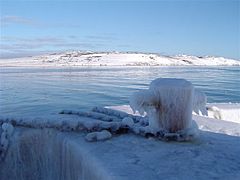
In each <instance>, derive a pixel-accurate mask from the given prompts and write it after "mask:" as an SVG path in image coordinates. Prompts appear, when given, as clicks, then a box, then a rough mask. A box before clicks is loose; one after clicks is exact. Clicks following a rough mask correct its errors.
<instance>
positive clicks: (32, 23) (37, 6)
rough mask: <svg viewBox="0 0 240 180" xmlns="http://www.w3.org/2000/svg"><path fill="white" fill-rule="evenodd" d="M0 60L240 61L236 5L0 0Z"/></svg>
mask: <svg viewBox="0 0 240 180" xmlns="http://www.w3.org/2000/svg"><path fill="white" fill-rule="evenodd" d="M0 12H1V32H0V33H1V34H0V35H1V42H0V54H1V57H14V56H25V55H32V54H41V53H45V52H52V51H64V50H96V51H113V50H116V51H141V52H155V53H162V54H167V55H175V54H190V55H199V56H203V55H214V56H223V57H229V58H235V59H240V27H239V26H240V1H239V0H237V1H233V0H226V1H213V0H208V1H206V0H203V1H200V0H199V1H196V0H194V1H193V0H192V1H177V0H175V1H173V0H170V1H160V0H159V1H156V0H155V1H126V0H125V1H100V0H99V1H71V0H70V1H64V0H58V1H57V0H55V1H50V0H48V1H47V0H42V1H29V0H28V1H22V0H19V1H12V0H0Z"/></svg>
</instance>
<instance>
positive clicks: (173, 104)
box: [130, 78, 206, 136]
mask: <svg viewBox="0 0 240 180" xmlns="http://www.w3.org/2000/svg"><path fill="white" fill-rule="evenodd" d="M195 92H197V93H196V96H195ZM205 103H206V96H205V95H204V93H201V92H199V91H195V89H194V86H193V85H192V83H191V82H189V81H187V80H185V79H172V78H159V79H155V80H154V81H152V82H151V84H150V87H149V89H148V90H141V91H139V92H136V93H134V94H133V96H132V97H131V98H130V106H131V108H132V109H133V111H134V112H135V111H138V112H139V113H140V114H142V115H143V114H144V113H146V114H147V116H148V118H149V126H148V127H147V128H148V129H150V130H151V131H152V133H156V132H158V131H162V132H166V133H180V134H185V135H186V133H187V132H195V131H189V130H190V129H191V128H194V129H195V128H196V127H195V126H193V123H192V111H193V109H195V110H196V111H198V110H201V111H203V109H204V106H205ZM192 135H193V134H192V133H191V136H192ZM186 136H187V135H186Z"/></svg>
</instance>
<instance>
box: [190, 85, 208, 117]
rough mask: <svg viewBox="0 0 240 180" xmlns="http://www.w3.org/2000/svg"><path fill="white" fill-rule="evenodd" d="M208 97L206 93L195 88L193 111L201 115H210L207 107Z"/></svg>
mask: <svg viewBox="0 0 240 180" xmlns="http://www.w3.org/2000/svg"><path fill="white" fill-rule="evenodd" d="M206 103H207V97H206V95H205V94H204V93H203V92H201V91H199V90H197V89H195V91H194V98H193V111H194V112H195V113H197V114H199V115H206V116H207V115H208V112H207V108H206Z"/></svg>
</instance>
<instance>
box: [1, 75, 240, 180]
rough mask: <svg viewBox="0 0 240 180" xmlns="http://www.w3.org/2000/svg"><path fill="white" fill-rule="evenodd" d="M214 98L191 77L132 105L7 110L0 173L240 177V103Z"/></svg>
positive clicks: (155, 88) (90, 178)
mask: <svg viewBox="0 0 240 180" xmlns="http://www.w3.org/2000/svg"><path fill="white" fill-rule="evenodd" d="M206 102H207V99H206V96H205V94H204V93H203V92H200V91H198V90H196V89H195V88H194V87H193V85H192V84H191V83H190V82H189V81H186V80H184V79H168V78H166V79H161V78H160V79H156V80H154V81H153V82H152V83H151V84H150V86H149V89H147V90H140V91H138V92H136V93H134V94H133V95H132V97H131V98H130V106H129V105H122V106H113V107H94V108H93V109H92V110H90V111H89V112H85V111H72V110H62V111H61V112H59V114H57V115H54V116H49V117H32V118H26V117H4V116H1V117H0V125H1V126H0V135H1V139H0V145H1V147H0V158H1V159H0V167H1V168H0V179H9V180H14V179H19V180H25V179H44V180H52V179H64V180H75V179H86V180H96V179H97V180H108V179H109V180H115V179H117V180H122V179H124V180H132V179H138V180H144V179H152V180H155V179H156V180H157V179H159V178H163V179H176V177H177V178H178V179H180V180H184V179H197V180H198V179H199V180H203V179H204V180H205V179H231V180H238V179H240V154H239V152H240V118H239V111H240V106H239V104H206ZM134 111H135V113H134ZM229 114H235V115H234V116H231V115H229ZM223 119H224V120H223ZM50 167H51V169H50V170H49V168H50Z"/></svg>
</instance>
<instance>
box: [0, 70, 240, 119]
mask: <svg viewBox="0 0 240 180" xmlns="http://www.w3.org/2000/svg"><path fill="white" fill-rule="evenodd" d="M159 77H171V78H185V79H187V80H189V81H191V82H192V83H193V84H194V85H195V87H196V88H198V89H200V90H202V91H204V92H205V93H206V94H207V97H208V102H240V90H239V89H240V78H239V77H240V67H138V68H137V67H133V68H130V67H128V68H124V67H122V68H64V69H63V68H62V69H61V68H55V69H43V68H34V69H31V68H28V69H26V68H24V69H23V68H22V69H21V68H1V70H0V113H1V115H7V116H9V115H13V116H17V115H21V116H22V115H24V116H25V115H27V116H41V115H43V114H44V115H46V114H54V113H58V112H59V111H61V110H62V109H74V110H86V109H89V108H91V107H92V106H105V105H111V106H112V105H121V104H127V103H128V98H129V96H130V95H131V94H132V93H133V92H134V91H136V90H138V89H143V88H147V87H148V85H149V83H150V82H151V81H152V80H153V79H155V78H159Z"/></svg>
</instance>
